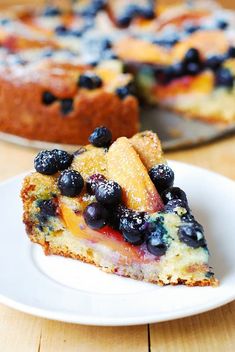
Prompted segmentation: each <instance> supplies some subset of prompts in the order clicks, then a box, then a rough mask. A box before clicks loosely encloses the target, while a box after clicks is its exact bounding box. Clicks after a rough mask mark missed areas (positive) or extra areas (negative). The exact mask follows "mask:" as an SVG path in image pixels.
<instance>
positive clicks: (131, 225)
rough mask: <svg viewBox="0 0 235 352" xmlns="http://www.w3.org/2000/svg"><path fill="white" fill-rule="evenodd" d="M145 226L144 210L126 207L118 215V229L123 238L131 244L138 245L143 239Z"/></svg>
mask: <svg viewBox="0 0 235 352" xmlns="http://www.w3.org/2000/svg"><path fill="white" fill-rule="evenodd" d="M146 226H147V223H146V219H145V213H144V212H135V211H132V210H130V209H126V210H125V211H124V212H122V213H121V215H120V222H119V230H120V231H121V232H122V235H123V237H124V238H125V240H126V241H127V242H129V243H131V244H133V245H140V244H142V243H143V242H144V241H145V234H146Z"/></svg>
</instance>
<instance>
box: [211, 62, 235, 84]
mask: <svg viewBox="0 0 235 352" xmlns="http://www.w3.org/2000/svg"><path fill="white" fill-rule="evenodd" d="M233 81H234V79H233V75H232V73H231V72H230V70H229V69H228V68H224V67H223V68H220V69H219V70H218V71H217V72H216V75H215V84H216V85H217V86H223V87H227V88H232V87H233V83H234V82H233Z"/></svg>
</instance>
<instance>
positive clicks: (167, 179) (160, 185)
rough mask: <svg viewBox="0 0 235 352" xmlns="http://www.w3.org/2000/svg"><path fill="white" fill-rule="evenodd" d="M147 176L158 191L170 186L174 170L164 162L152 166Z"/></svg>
mask: <svg viewBox="0 0 235 352" xmlns="http://www.w3.org/2000/svg"><path fill="white" fill-rule="evenodd" d="M149 176H150V178H151V180H152V182H153V183H154V185H155V187H156V188H157V190H158V192H159V193H161V192H163V191H164V190H165V189H167V188H169V187H171V186H172V185H173V183H174V172H173V170H172V169H171V168H170V167H169V166H168V165H166V164H159V165H156V166H154V167H152V169H151V170H150V171H149Z"/></svg>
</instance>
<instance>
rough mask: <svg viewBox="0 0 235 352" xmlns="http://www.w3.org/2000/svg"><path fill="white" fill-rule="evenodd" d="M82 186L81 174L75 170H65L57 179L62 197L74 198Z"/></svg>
mask: <svg viewBox="0 0 235 352" xmlns="http://www.w3.org/2000/svg"><path fill="white" fill-rule="evenodd" d="M83 186H84V180H83V178H82V176H81V174H80V173H79V172H78V171H75V170H65V171H63V172H62V173H61V175H60V177H59V179H58V188H59V190H60V192H61V194H62V195H63V196H67V197H76V196H78V195H79V194H80V193H81V191H82V189H83Z"/></svg>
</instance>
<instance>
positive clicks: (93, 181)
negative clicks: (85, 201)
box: [86, 174, 106, 194]
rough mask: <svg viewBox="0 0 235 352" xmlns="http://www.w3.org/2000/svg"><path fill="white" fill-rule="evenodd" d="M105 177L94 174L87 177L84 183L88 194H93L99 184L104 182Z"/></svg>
mask: <svg viewBox="0 0 235 352" xmlns="http://www.w3.org/2000/svg"><path fill="white" fill-rule="evenodd" d="M105 181H106V177H105V176H104V175H101V174H94V175H92V176H90V177H88V179H87V181H86V190H87V192H88V193H90V194H95V190H96V187H97V186H98V185H99V183H100V182H105Z"/></svg>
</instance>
